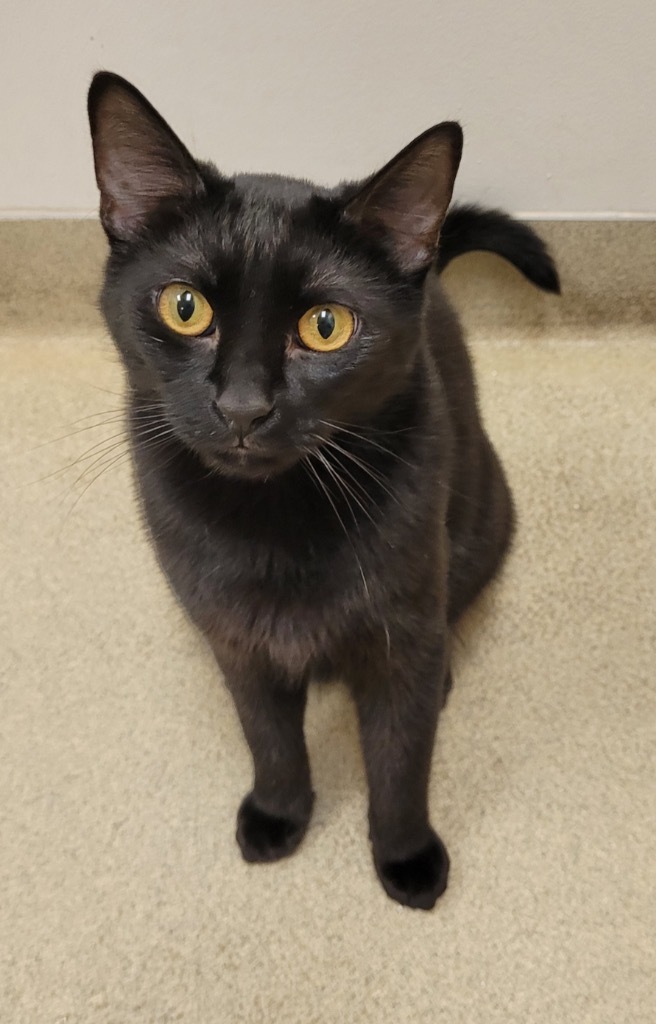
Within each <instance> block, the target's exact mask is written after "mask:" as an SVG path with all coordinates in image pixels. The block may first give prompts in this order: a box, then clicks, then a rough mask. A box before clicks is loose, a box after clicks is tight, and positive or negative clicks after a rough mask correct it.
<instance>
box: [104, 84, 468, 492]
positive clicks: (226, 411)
mask: <svg viewBox="0 0 656 1024" xmlns="http://www.w3.org/2000/svg"><path fill="white" fill-rule="evenodd" d="M89 118H90V124H91V134H92V139H93V148H94V161H95V169H96V179H97V182H98V187H99V189H100V217H101V222H102V225H103V227H104V229H105V232H106V234H107V237H108V239H109V242H110V257H109V261H108V265H107V272H106V279H105V285H104V289H103V296H102V306H103V312H104V315H105V318H106V320H107V323H108V325H109V328H110V330H111V332H112V335H113V336H114V339H115V341H116V344H117V346H118V348H119V350H120V352H121V355H122V357H123V360H124V363H125V366H126V369H127V372H128V376H129V381H130V386H131V388H132V389H133V391H134V392H135V393H136V394H137V395H138V396H139V397H141V398H143V399H144V400H145V401H152V402H154V403H156V404H157V406H158V407H159V408H160V409H161V410H162V411H163V415H164V417H165V419H166V422H167V425H168V426H169V427H170V429H171V431H172V432H173V433H174V434H175V436H176V437H177V438H178V440H179V441H180V442H181V443H182V444H184V445H185V446H186V447H187V448H188V449H190V450H192V451H193V452H195V453H196V455H197V456H198V457H200V459H201V460H202V461H203V462H204V463H205V464H206V465H207V466H208V467H209V468H212V469H215V470H217V471H219V472H222V473H224V474H227V475H232V476H240V477H247V478H248V477H250V478H258V477H269V476H271V475H273V474H276V473H279V472H282V471H284V470H286V469H288V468H289V467H291V466H292V465H293V464H294V463H295V462H297V461H298V460H299V459H301V458H303V457H304V455H306V454H307V453H308V452H309V451H312V450H315V449H316V448H317V447H319V446H320V445H321V443H322V440H324V439H325V438H328V437H330V435H331V434H332V433H333V431H334V430H335V429H337V428H338V427H339V425H342V426H346V427H348V426H349V425H351V426H357V425H360V424H366V423H369V422H371V421H372V420H373V419H375V417H376V416H377V414H379V413H380V411H381V410H382V409H384V407H385V406H386V405H387V404H388V403H390V402H391V401H392V400H393V399H394V398H395V396H398V395H399V394H402V393H403V391H404V389H407V387H408V381H409V376H410V374H411V373H412V369H413V366H414V365H415V363H416V359H417V349H418V346H419V345H420V343H421V342H420V339H421V324H420V317H421V306H422V293H423V282H424V279H425V276H426V273H427V271H428V269H429V268H430V266H431V264H432V262H433V260H434V258H435V254H436V251H437V245H438V239H439V233H440V227H441V225H442V222H443V220H444V217H445V214H446V210H447V207H448V205H449V202H450V199H451V193H452V189H453V182H454V179H455V175H456V172H457V168H458V163H459V160H460V154H461V149H462V132H461V130H460V127H459V126H458V125H457V124H454V123H451V122H446V123H443V124H440V125H437V126H436V127H434V128H431V129H429V130H428V131H426V132H424V134H423V135H421V136H419V138H417V139H415V140H414V142H411V143H410V145H409V146H407V147H406V148H405V149H404V150H402V151H401V153H399V154H398V155H397V156H396V157H394V159H393V160H391V161H390V163H388V164H387V165H386V166H385V167H384V168H383V169H382V170H381V171H379V172H378V173H377V174H375V175H374V176H373V177H371V178H369V179H367V180H366V181H365V182H361V183H357V184H349V185H342V186H339V187H337V188H335V189H325V188H320V187H317V186H314V185H312V184H310V183H308V182H305V181H298V180H294V179H288V178H281V177H278V176H275V175H264V176H252V175H237V176H235V177H233V178H228V177H224V176H223V175H221V174H219V172H218V171H217V170H216V169H215V168H214V167H213V166H211V165H209V164H206V163H201V162H199V161H197V160H195V159H194V158H193V157H192V156H191V154H190V153H189V151H188V150H187V149H186V148H185V146H184V145H183V143H182V142H181V141H180V140H179V139H178V138H177V136H176V135H175V134H174V133H173V131H172V130H171V129H170V128H169V126H168V125H167V124H166V123H165V121H164V120H163V119H162V118H161V117H160V115H159V114H158V113H157V112H156V111H155V110H154V108H153V107H152V106H151V105H150V104H149V103H148V101H147V100H146V99H145V98H144V97H143V96H142V95H141V94H140V93H139V92H138V91H137V90H136V89H135V88H134V87H133V86H132V85H130V84H129V83H128V82H126V81H124V80H123V79H121V78H119V77H118V76H116V75H112V74H109V73H106V72H102V73H100V74H98V75H96V76H95V78H94V80H93V83H92V85H91V89H90V92H89Z"/></svg>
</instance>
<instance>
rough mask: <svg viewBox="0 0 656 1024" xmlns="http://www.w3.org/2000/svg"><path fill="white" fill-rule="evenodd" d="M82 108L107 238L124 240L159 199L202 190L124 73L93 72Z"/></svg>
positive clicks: (184, 155)
mask: <svg viewBox="0 0 656 1024" xmlns="http://www.w3.org/2000/svg"><path fill="white" fill-rule="evenodd" d="M88 110H89V123H90V125H91V138H92V140H93V156H94V164H95V168H96V181H97V182H98V188H99V189H100V220H101V222H102V225H103V227H104V229H105V231H106V232H107V234H108V236H109V238H110V239H115V240H118V241H128V240H130V239H132V238H134V237H136V236H137V235H138V234H139V232H140V230H141V229H142V227H143V225H144V223H145V221H146V220H147V218H148V216H149V215H150V214H151V213H152V212H153V211H154V210H156V209H157V208H158V207H160V206H161V205H162V204H164V203H167V202H169V203H171V202H173V203H175V202H179V201H181V200H184V199H187V198H190V197H193V196H195V195H199V194H202V192H203V190H204V185H203V180H202V178H201V176H200V173H199V170H198V167H197V165H196V163H195V161H194V159H193V157H192V156H191V154H190V153H189V151H188V150H187V149H186V147H185V146H184V145H183V144H182V142H180V140H179V139H178V137H177V135H175V133H174V132H173V131H172V130H171V129H170V128H169V126H168V125H167V124H166V122H165V121H164V119H163V118H162V117H160V115H159V114H158V113H157V111H156V110H155V108H154V107H152V106H151V104H150V103H149V102H148V100H147V99H146V98H145V97H144V96H142V95H141V93H140V92H139V91H138V89H135V88H134V86H133V85H130V83H129V82H126V81H125V79H124V78H120V77H119V76H118V75H113V74H111V73H110V72H108V71H101V72H99V73H98V74H97V75H95V76H94V79H93V81H92V83H91V88H90V89H89V99H88Z"/></svg>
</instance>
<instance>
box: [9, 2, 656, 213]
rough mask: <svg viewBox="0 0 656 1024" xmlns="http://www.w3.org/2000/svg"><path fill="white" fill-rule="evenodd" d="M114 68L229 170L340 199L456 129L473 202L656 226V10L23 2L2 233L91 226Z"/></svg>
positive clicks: (637, 6) (200, 151)
mask: <svg viewBox="0 0 656 1024" xmlns="http://www.w3.org/2000/svg"><path fill="white" fill-rule="evenodd" d="M98 68H109V69H111V70H114V71H117V72H119V73H120V74H123V75H125V76H126V77H128V78H130V79H132V80H133V81H134V82H135V84H136V85H138V86H139V87H140V88H141V89H142V90H143V91H144V92H145V93H146V95H147V96H148V97H149V98H150V99H151V100H152V102H153V103H154V104H155V105H156V106H157V107H158V108H159V109H160V110H161V111H162V113H163V114H164V116H165V117H167V118H168V119H169V120H170V121H171V123H172V125H173V126H174V128H175V129H176V130H177V131H178V133H179V134H181V135H182V137H183V138H184V139H185V141H186V142H187V143H188V144H189V145H190V146H191V148H192V149H193V150H195V152H196V153H197V155H200V156H203V157H209V158H212V159H214V160H215V161H216V162H217V163H218V164H219V165H220V166H221V167H222V168H224V169H225V170H227V171H233V170H238V169H244V170H245V169H249V170H254V169H258V170H276V171H281V172H285V173H293V174H300V175H305V176H308V177H313V178H316V179H318V180H321V181H324V182H327V183H331V182H334V181H337V180H339V179H340V178H342V177H350V176H357V175H360V174H364V173H367V172H369V171H371V170H373V169H375V167H376V166H378V165H379V164H381V163H382V162H384V161H385V160H386V159H387V158H388V157H390V156H391V155H392V154H393V153H394V152H395V151H396V150H397V149H398V148H400V147H401V146H402V145H404V144H405V143H406V142H407V141H409V140H410V139H411V138H412V137H413V136H414V135H415V134H417V133H419V132H420V131H422V130H423V129H424V128H426V127H428V126H429V125H431V124H433V123H434V122H436V121H439V120H442V119H445V118H457V119H459V120H460V121H461V122H462V123H463V125H464V127H465V133H466V148H465V157H464V161H463V165H462V171H461V177H460V179H459V194H460V195H462V196H467V197H469V198H478V199H482V200H484V201H486V202H492V203H500V204H502V205H503V206H506V207H507V208H509V209H511V210H514V211H516V212H518V211H520V212H530V213H533V214H538V215H539V214H549V215H554V214H555V215H563V214H580V215H594V214H599V213H601V214H607V215H616V214H621V213H626V212H629V213H634V214H643V215H644V214H648V215H656V142H655V139H656V4H655V3H654V2H653V0H624V2H622V0H597V2H592V0H497V2H495V3H493V2H488V0H477V2H467V0H405V2H402V3H395V2H393V0H331V2H326V0H253V2H251V3H248V2H247V0H200V2H195V3H194V2H189V3H187V4H185V3H170V2H167V3H162V2H157V0H112V2H108V0H104V2H102V3H98V2H96V3H93V0H59V2H57V0H23V3H22V4H21V3H20V2H18V3H11V2H10V0H7V2H6V3H5V4H3V14H2V51H1V56H0V96H1V98H2V101H1V104H0V131H1V135H0V138H1V139H2V144H1V150H0V215H2V214H4V215H5V216H17V215H21V214H23V215H35V214H38V213H41V214H43V213H47V212H52V213H61V214H62V215H73V214H77V213H85V212H90V211H92V210H94V209H95V206H96V193H95V185H94V181H93V172H92V164H91V155H90V147H89V141H88V134H87V125H86V115H85V93H86V88H87V86H88V83H89V79H90V77H91V74H92V72H93V71H94V70H95V69H98Z"/></svg>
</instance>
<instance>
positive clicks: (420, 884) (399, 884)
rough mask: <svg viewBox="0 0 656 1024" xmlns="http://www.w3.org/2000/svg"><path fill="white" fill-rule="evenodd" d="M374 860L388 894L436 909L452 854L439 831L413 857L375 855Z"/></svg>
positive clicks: (405, 902) (405, 903)
mask: <svg viewBox="0 0 656 1024" xmlns="http://www.w3.org/2000/svg"><path fill="white" fill-rule="evenodd" d="M374 863H375V865H376V871H377V873H378V877H379V878H380V880H381V882H382V885H383V889H384V890H385V892H386V893H387V895H388V896H391V897H392V899H393V900H396V901H397V903H402V904H403V906H405V907H412V908H414V909H416V910H432V909H433V907H434V906H435V903H436V901H437V900H438V899H439V897H440V896H441V895H442V893H443V892H444V890H445V889H446V885H447V880H448V877H449V855H448V853H447V852H446V847H445V846H444V843H443V842H442V840H441V839H440V838H439V836H436V835H435V833H433V836H432V838H431V839H430V840H429V842H428V843H427V844H426V846H424V847H422V849H421V850H418V851H417V852H416V853H414V854H412V855H411V856H410V857H406V858H404V859H403V860H387V861H386V860H382V861H381V860H379V859H378V858H377V857H376V856H375V855H374Z"/></svg>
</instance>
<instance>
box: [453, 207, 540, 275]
mask: <svg viewBox="0 0 656 1024" xmlns="http://www.w3.org/2000/svg"><path fill="white" fill-rule="evenodd" d="M481 249H484V250H486V251H487V252H494V253H496V254H497V255H498V256H503V258H504V259H506V260H508V261H509V262H510V263H512V264H513V266H515V267H517V269H518V270H519V271H521V273H522V274H523V275H524V277H526V278H528V280H529V281H532V282H533V284H535V285H537V286H538V288H542V290H543V291H545V292H555V293H556V294H557V295H560V280H559V277H558V271H557V270H556V265H555V263H554V261H553V259H552V257H551V255H550V253H549V250H548V249H547V246H546V245H545V243H544V242H543V241H542V239H541V238H540V236H539V235H538V234H536V232H535V231H534V230H533V228H530V227H529V226H528V224H523V223H522V222H521V221H518V220H515V219H514V218H513V217H510V216H509V215H508V214H507V213H502V212H501V211H500V210H484V209H482V208H481V207H480V206H469V205H468V206H457V205H456V206H453V207H452V208H451V209H450V210H449V212H448V214H447V216H446V219H445V221H444V225H443V227H442V231H441V234H440V246H439V249H438V253H437V261H436V266H437V270H438V273H441V272H442V271H443V270H444V268H445V267H446V266H447V264H448V263H450V262H451V260H453V259H455V257H456V256H461V255H462V253H464V252H473V251H475V250H481Z"/></svg>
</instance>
